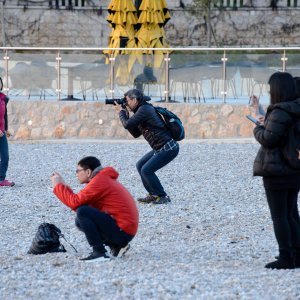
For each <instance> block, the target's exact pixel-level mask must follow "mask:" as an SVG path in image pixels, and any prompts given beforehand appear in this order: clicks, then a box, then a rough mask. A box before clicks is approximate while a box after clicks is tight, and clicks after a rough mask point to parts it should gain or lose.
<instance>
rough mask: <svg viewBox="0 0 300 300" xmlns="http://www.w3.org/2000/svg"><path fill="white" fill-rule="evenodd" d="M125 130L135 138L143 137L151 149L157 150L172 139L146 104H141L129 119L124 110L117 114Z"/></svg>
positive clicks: (157, 116)
mask: <svg viewBox="0 0 300 300" xmlns="http://www.w3.org/2000/svg"><path fill="white" fill-rule="evenodd" d="M119 117H120V120H121V122H122V124H123V126H124V128H125V129H127V130H128V131H129V132H130V133H131V135H132V136H133V137H135V138H137V137H139V136H141V135H143V136H144V138H145V140H146V141H147V142H148V143H149V145H150V146H151V148H152V149H154V150H158V149H160V148H161V147H163V146H164V145H165V144H166V143H167V142H168V141H170V140H171V139H172V137H171V133H170V132H169V130H168V129H167V127H166V125H165V123H164V122H163V120H162V119H161V117H160V116H159V115H158V113H157V112H156V110H155V108H154V107H153V106H152V105H151V104H150V103H148V102H142V103H141V104H140V105H139V106H138V107H137V108H136V109H135V111H134V114H133V116H131V117H129V116H128V114H127V112H126V111H125V110H121V111H120V114H119Z"/></svg>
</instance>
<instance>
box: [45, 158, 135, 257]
mask: <svg viewBox="0 0 300 300" xmlns="http://www.w3.org/2000/svg"><path fill="white" fill-rule="evenodd" d="M76 176H77V179H78V181H79V182H80V183H81V184H86V186H85V187H84V188H83V189H82V190H81V191H80V192H79V193H78V194H75V193H74V192H73V191H72V189H71V188H70V187H69V186H67V185H66V184H65V182H64V180H63V178H62V177H61V175H60V174H59V173H57V172H54V173H53V174H52V176H51V181H52V185H53V193H54V194H55V195H56V196H57V198H58V199H59V200H60V201H61V202H63V203H64V204H65V205H66V206H68V207H70V208H71V209H72V210H74V211H76V219H75V224H76V226H77V228H78V229H79V230H81V231H83V232H84V234H85V236H86V239H87V241H88V243H89V244H90V246H91V247H92V248H93V252H92V253H91V254H90V255H89V256H87V257H86V258H83V259H81V260H84V261H87V262H89V261H96V260H100V261H101V260H102V261H103V260H108V259H109V256H108V255H107V253H106V249H105V245H107V246H109V247H110V249H111V255H112V256H115V257H120V256H121V255H122V254H123V253H124V252H125V251H127V250H128V249H129V244H128V243H129V242H130V241H131V240H132V239H133V238H134V236H135V234H136V232H137V228H138V211H137V207H136V204H135V202H134V199H133V198H132V196H131V194H130V193H129V192H128V190H127V189H126V188H125V187H124V186H123V185H122V184H121V183H119V182H118V181H117V178H118V176H119V174H118V173H117V171H116V170H115V169H113V168H112V167H105V168H103V167H102V166H101V164H100V161H99V159H97V158H96V157H93V156H88V157H84V158H82V159H81V160H80V161H79V162H78V164H77V169H76Z"/></svg>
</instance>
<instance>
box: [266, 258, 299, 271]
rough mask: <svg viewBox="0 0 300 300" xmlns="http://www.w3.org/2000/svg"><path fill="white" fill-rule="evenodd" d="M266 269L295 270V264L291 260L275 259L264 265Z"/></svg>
mask: <svg viewBox="0 0 300 300" xmlns="http://www.w3.org/2000/svg"><path fill="white" fill-rule="evenodd" d="M265 268H267V269H277V270H279V269H295V263H294V261H293V259H281V258H279V259H277V260H275V261H273V262H270V263H268V264H266V265H265Z"/></svg>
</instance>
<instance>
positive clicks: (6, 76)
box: [3, 50, 9, 95]
mask: <svg viewBox="0 0 300 300" xmlns="http://www.w3.org/2000/svg"><path fill="white" fill-rule="evenodd" d="M3 59H4V61H5V84H4V87H3V91H4V93H6V94H7V95H8V92H9V87H8V61H9V56H8V52H7V50H5V56H4V57H3Z"/></svg>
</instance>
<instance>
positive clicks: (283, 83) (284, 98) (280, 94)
mask: <svg viewBox="0 0 300 300" xmlns="http://www.w3.org/2000/svg"><path fill="white" fill-rule="evenodd" d="M268 83H269V85H270V100H271V104H276V103H279V102H288V101H293V100H296V99H297V92H296V85H295V81H294V78H293V76H292V75H291V74H290V73H287V72H276V73H274V74H272V75H271V77H270V79H269V82H268Z"/></svg>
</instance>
